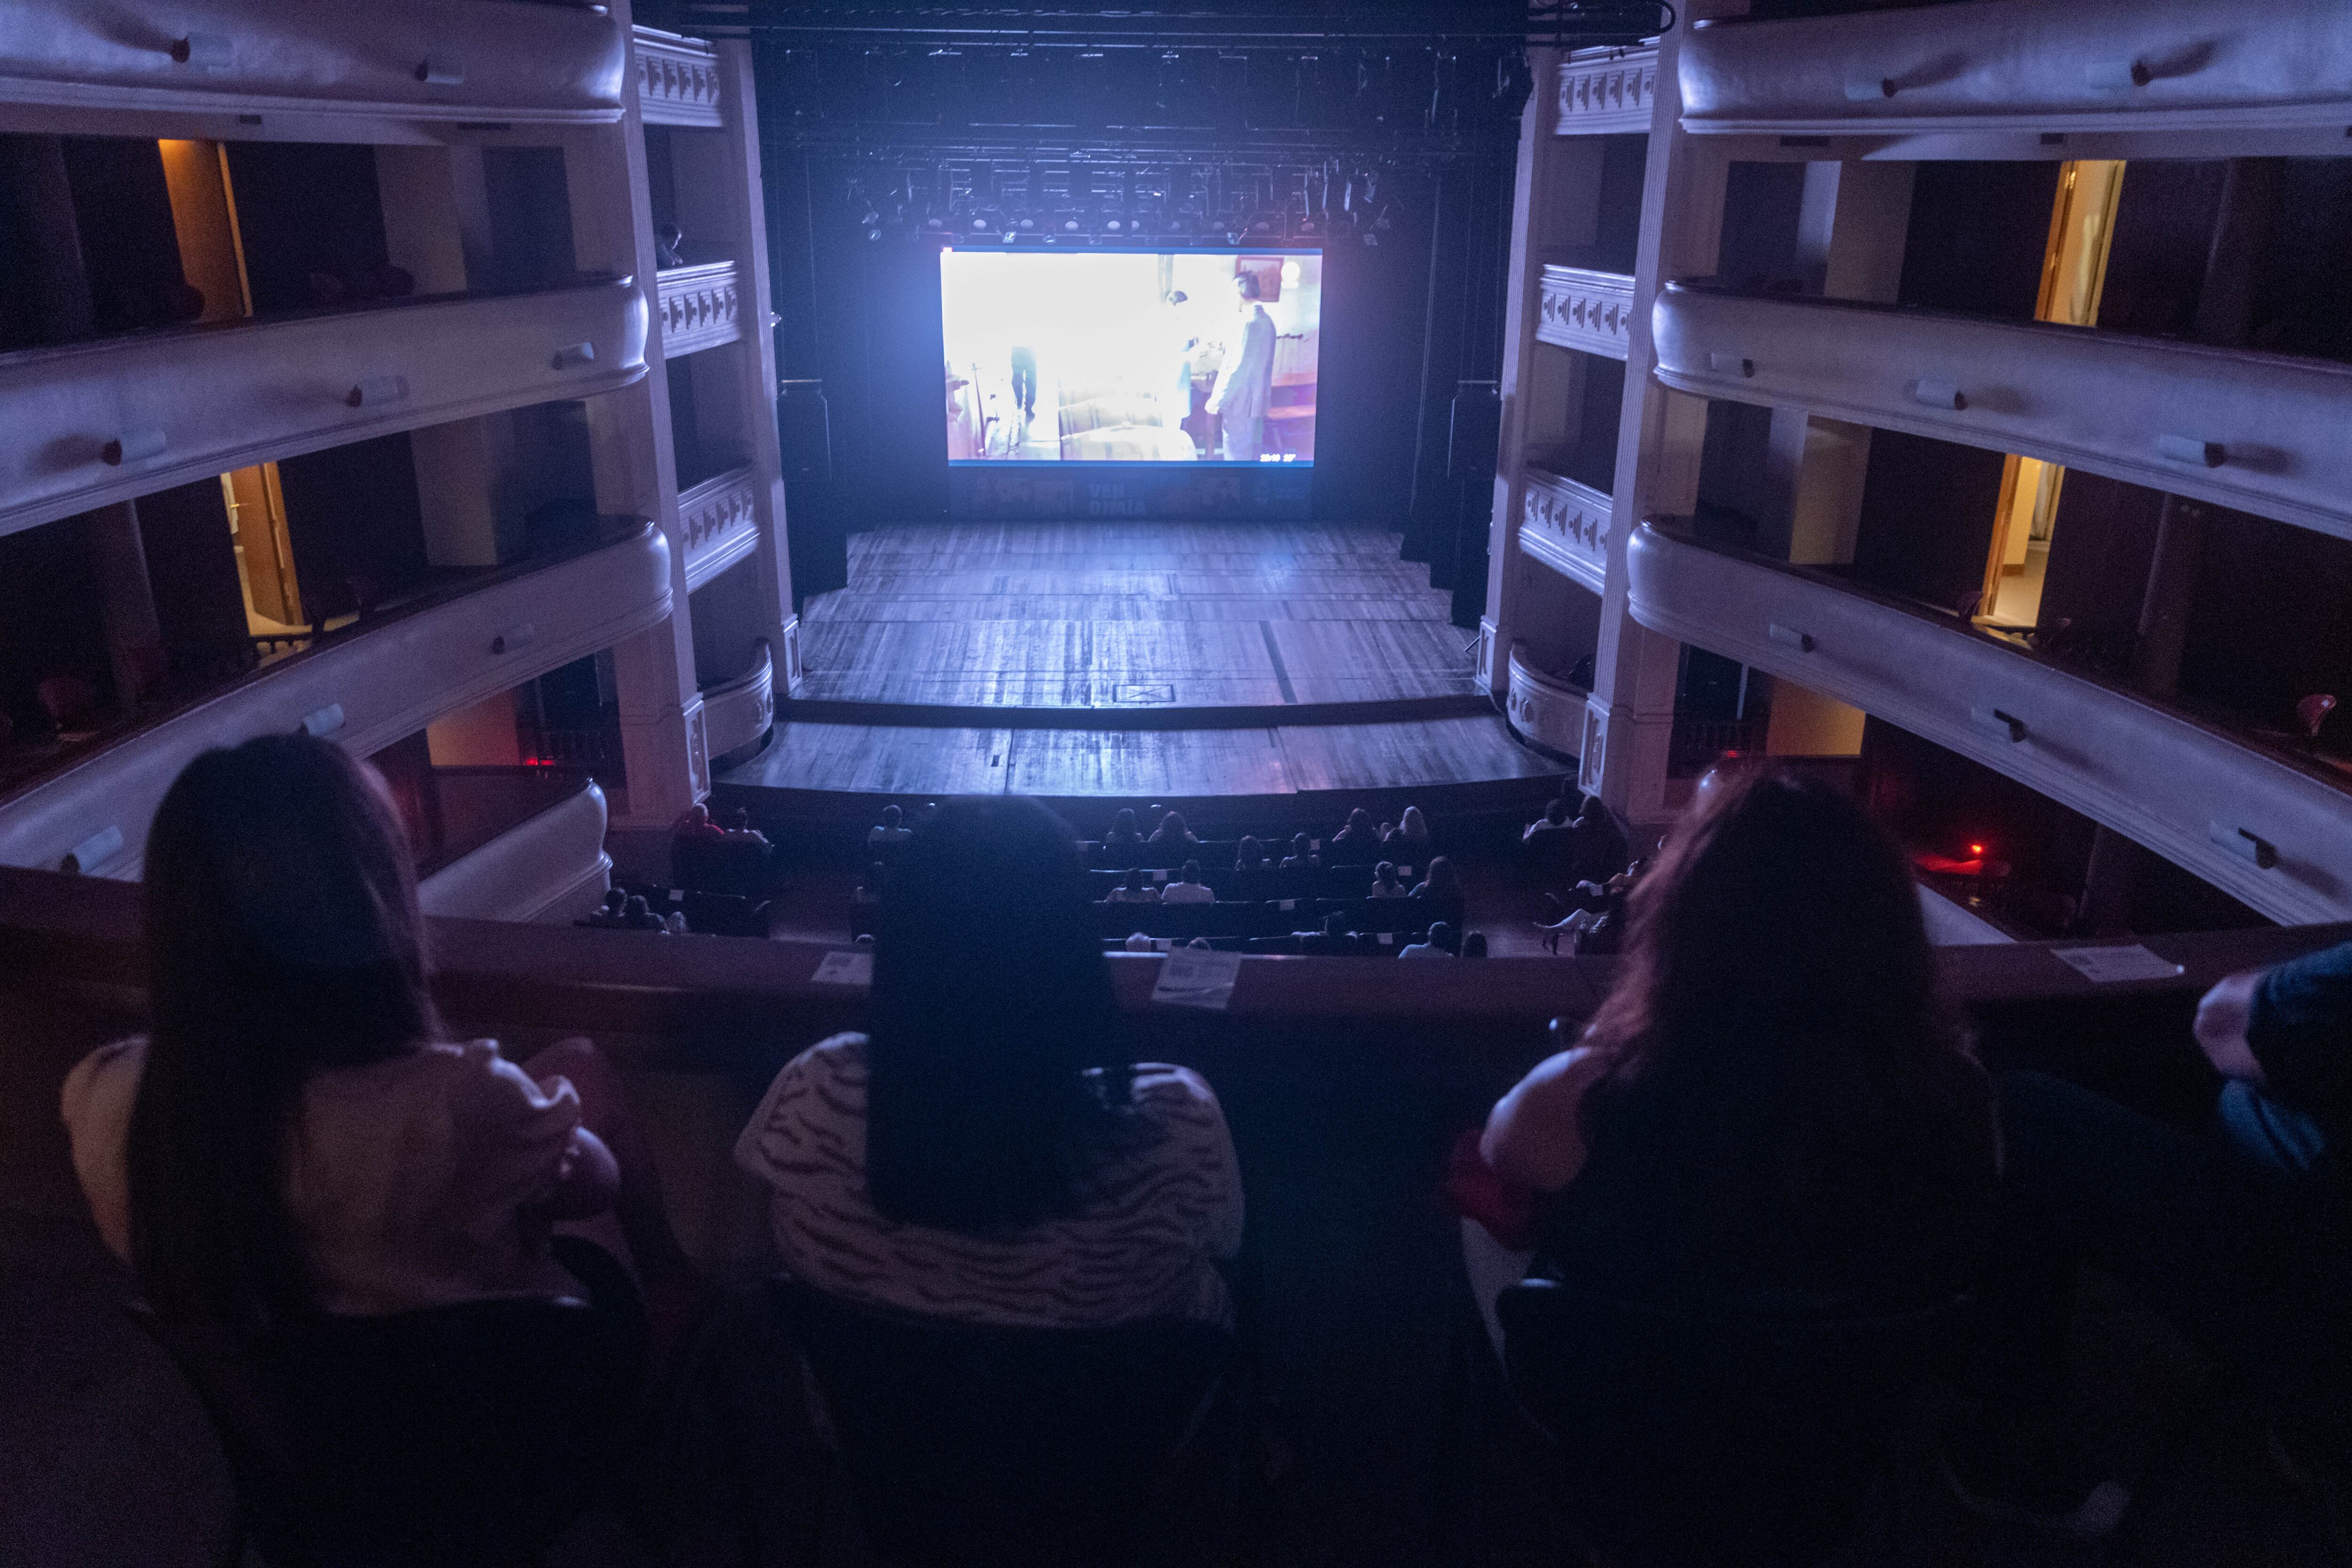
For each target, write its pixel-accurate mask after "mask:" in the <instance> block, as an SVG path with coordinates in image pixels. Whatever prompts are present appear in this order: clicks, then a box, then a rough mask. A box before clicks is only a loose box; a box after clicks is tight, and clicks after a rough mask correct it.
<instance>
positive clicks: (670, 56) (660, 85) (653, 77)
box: [630, 27, 726, 130]
mask: <svg viewBox="0 0 2352 1568" xmlns="http://www.w3.org/2000/svg"><path fill="white" fill-rule="evenodd" d="M630 53H631V54H632V55H633V56H634V57H635V61H636V78H637V111H638V113H639V114H641V115H642V116H643V117H644V119H645V122H646V124H648V125H694V126H700V127H702V128H704V129H707V130H716V129H717V128H718V127H719V126H720V125H722V124H724V123H725V122H726V121H725V120H724V118H723V116H722V112H721V110H720V107H719V52H718V51H717V50H716V49H713V48H712V47H710V46H709V44H707V43H704V42H703V41H702V40H701V39H700V38H689V37H684V36H682V35H680V34H677V33H665V32H663V31H662V30H661V29H660V28H658V27H639V28H637V29H636V30H635V41H634V47H632V48H631V50H630Z"/></svg>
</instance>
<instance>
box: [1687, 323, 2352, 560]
mask: <svg viewBox="0 0 2352 1568" xmlns="http://www.w3.org/2000/svg"><path fill="white" fill-rule="evenodd" d="M1653 323H1654V329H1655V338H1656V344H1657V353H1658V379H1659V380H1660V381H1662V382H1664V383H1665V384H1667V385H1668V386H1671V387H1674V388H1675V390H1677V391H1680V392H1687V393H1691V394H1694V395H1697V396H1700V397H1720V398H1729V399H1732V400H1734V401H1736V402H1740V403H1757V404H1766V405H1789V406H1794V407H1801V408H1804V409H1807V410H1809V411H1811V412H1812V413H1814V414H1819V415H1826V416H1830V417H1832V418H1835V419H1844V420H1849V421H1852V422H1853V423H1855V424H1859V425H1872V426H1879V427H1881V428H1884V429H1889V430H1905V431H1908V432H1910V433H1911V434H1913V435H1915V436H1931V437H1936V438H1937V439H1939V440H1945V441H1957V442H1960V443H1962V444H1964V445H1967V446H1971V447H1990V448H1991V449H1992V450H1994V451H1999V452H2014V453H2018V454H2020V455H2021V456H2024V457H2029V458H2042V459H2044V460H2045V461H2049V462H2054V463H2063V464H2064V465H2066V466H2067V467H2069V468H2088V469H2090V470H2091V471H2092V472H2094V473H2100V474H2106V475H2108V476H2110V477H2112V478H2115V479H2126V480H2129V481H2130V482H2131V483H2133V484H2137V485H2147V486H2148V487H2150V488H2152V489H2160V490H2168V491H2171V492H2173V493H2175V494H2178V495H2185V496H2194V497H2197V498H2198V499H2200V500H2209V501H2212V502H2214V503H2215V504H2216V505H2220V506H2226V507H2234V508H2237V509H2239V510H2244V511H2251V512H2255V513H2259V514H2260V515H2262V516H2264V517H2273V518H2276V519H2278V520H2279V521H2282V522H2291V523H2294V524H2296V525H2298V526H2300V527H2304V528H2310V529H2315V530H2317V531H2320V532H2322V533H2332V534H2336V535H2337V536H2339V537H2346V538H2352V441H2347V440H2346V439H2345V432H2346V431H2347V429H2352V365H2342V364H2334V363H2327V362H2326V361H2322V360H2311V359H2296V358H2291V357H2289V356H2287V355H2284V354H2266V353H2249V352H2245V351H2242V350H2234V349H2218V348H2209V347H2205V346H2203V345H2201V344H2196V343H2182V342H2172V341H2170V340H2168V339H2162V338H2143V337H2136V336H2132V335H2130V334H2127V333H2123V332H2103V331H2095V330H2092V329H2090V328H2085V327H2069V326H2060V325H2055V324H2053V323H2049V322H2042V321H1990V320H1987V319H1985V318H1982V317H1977V316H1961V315H1953V314H1950V313H1948V312H1944V311H1938V310H1915V309H1907V308H1904V307H1898V306H1891V305H1865V304H1856V303H1852V302H1848V301H1843V300H1804V299H1792V298H1790V297H1788V296H1785V295H1756V294H1744V293H1738V292H1734V291H1730V290H1727V289H1716V288H1714V287H1711V286H1706V285H1692V284H1683V283H1675V284H1670V285H1669V286H1668V287H1667V288H1666V289H1664V291H1663V292H1661V293H1660V294H1659V296H1658V300H1657V304H1656V307H1655V309H1654V313H1653Z"/></svg>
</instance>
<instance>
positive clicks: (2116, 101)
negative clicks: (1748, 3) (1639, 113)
mask: <svg viewBox="0 0 2352 1568" xmlns="http://www.w3.org/2000/svg"><path fill="white" fill-rule="evenodd" d="M1679 79H1680V85H1681V89H1682V100H1683V118H1682V123H1683V128H1684V129H1685V131H1689V132H1697V133H1712V134H1728V135H1741V134H1746V135H1762V136H1783V137H1788V136H1794V137H1805V138H1813V137H1838V138H1845V137H1863V138H1876V139H1878V142H1879V143H1880V144H1879V146H1878V147H1877V148H1876V149H1874V150H1873V151H1874V152H1875V153H1877V154H1878V155H1883V156H1898V157H1903V158H1915V159H1916V158H1935V157H1943V158H1951V157H1971V156H1973V157H1987V156H2005V157H2042V158H2081V157H2094V158H2096V157H2121V156H2126V155H2129V156H2141V157H2146V156H2152V155H2156V154H2158V153H2161V152H2165V151H2174V153H2175V155H2187V156H2204V157H2211V156H2215V155H2216V153H2217V152H2230V151H2235V152H2253V151H2260V150H2269V151H2278V152H2286V151H2290V150H2308V151H2312V152H2315V153H2316V152H2328V151H2333V152H2341V150H2342V142H2343V134H2344V126H2345V124H2346V122H2347V119H2352V14H2347V12H2346V11H2345V9H2344V8H2343V7H2342V6H2340V5H2314V4H2311V3H2309V0H2246V3H2244V4H2239V5H2227V6H2216V5H2210V4H2209V3H2208V0H2081V3H2077V4H2068V5H2053V4H2050V3H2049V0H1977V3H1976V4H1971V5H1927V6H1914V7H1909V8H1906V9H1899V10H1879V11H1866V12H1860V13H1854V12H1846V13H1842V14H1840V15H1836V16H1809V17H1798V18H1786V19H1780V20H1769V21H1755V22H1744V21H1717V22H1701V23H1699V24H1698V25H1697V26H1696V27H1694V28H1693V29H1691V31H1690V33H1689V35H1688V37H1685V40H1684V42H1683V46H1682V51H1681V56H1680V69H1679ZM2168 138H2169V139H2171V140H2173V141H2177V142H2179V146H2178V148H2177V149H2172V148H2168V147H2167V144H2166V142H2167V139H2168ZM2217 139H2218V140H2217ZM2331 143H2332V146H2331V145H2330V144H2331ZM2200 148H2201V149H2202V151H2199V149H2200Z"/></svg>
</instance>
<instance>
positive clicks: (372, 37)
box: [0, 0, 626, 142]
mask: <svg viewBox="0 0 2352 1568" xmlns="http://www.w3.org/2000/svg"><path fill="white" fill-rule="evenodd" d="M9 9H10V16H9V26H7V28H6V29H5V33H0V128H5V129H7V130H12V131H65V130H75V129H83V130H88V131H89V132H93V133H100V134H109V135H121V134H124V133H126V132H130V133H134V134H150V135H165V136H169V135H180V136H220V135H225V134H235V135H237V136H240V137H245V138H248V139H251V138H264V139H274V138H278V137H286V136H292V137H295V138H297V139H316V140H320V141H417V142H422V141H426V140H429V139H430V137H431V135H432V132H430V131H428V130H426V129H425V128H424V127H425V122H431V123H434V124H438V125H446V124H448V123H449V122H451V121H457V122H462V123H468V124H475V125H478V124H481V123H483V122H495V123H498V124H499V125H500V126H501V128H504V127H507V126H513V125H579V124H593V123H599V122H605V123H609V122H611V121H617V120H618V119H620V117H621V113H622V103H623V100H622V98H621V91H622V86H623V71H624V61H625V54H624V51H625V43H626V40H625V39H624V37H622V34H621V29H620V27H619V26H618V25H617V24H616V23H615V22H614V19H613V17H612V16H610V15H609V14H608V13H607V11H606V9H605V8H604V7H603V6H594V7H590V6H558V5H532V4H525V3H524V0H477V3H475V4H470V5H446V4H438V3H436V0H301V3H300V4H299V5H257V4H254V3H253V0H179V3H177V4H175V5H172V6H171V7H169V8H168V10H165V11H152V12H151V13H150V15H152V17H153V18H154V20H152V21H150V20H148V19H147V17H146V16H139V15H138V14H136V13H134V12H131V11H129V10H126V9H125V8H123V7H120V6H107V5H89V4H88V3H87V0H19V3H18V4H16V5H11V6H10V8H9Z"/></svg>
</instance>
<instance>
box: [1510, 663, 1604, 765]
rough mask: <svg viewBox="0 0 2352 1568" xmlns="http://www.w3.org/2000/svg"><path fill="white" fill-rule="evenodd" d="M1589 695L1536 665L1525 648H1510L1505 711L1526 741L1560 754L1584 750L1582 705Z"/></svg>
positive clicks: (1577, 753)
mask: <svg viewBox="0 0 2352 1568" xmlns="http://www.w3.org/2000/svg"><path fill="white" fill-rule="evenodd" d="M1591 695H1592V694H1591V692H1589V691H1587V690H1585V689H1583V688H1581V687H1579V686H1576V685H1573V684H1571V683H1570V682H1569V681H1567V680H1565V679H1561V678H1560V677H1559V676H1557V675H1552V674H1549V673H1548V672H1546V671H1544V670H1540V669H1538V668H1535V667H1534V666H1533V665H1531V664H1529V663H1528V660H1527V658H1526V655H1525V651H1524V649H1523V648H1522V647H1520V646H1519V645H1517V644H1514V645H1513V646H1512V648H1511V689H1510V695H1509V696H1508V697H1507V699H1506V700H1505V702H1504V711H1505V712H1506V713H1507V715H1508V716H1509V718H1510V721H1511V728H1513V729H1514V730H1517V731H1518V732H1519V734H1520V735H1521V736H1522V737H1524V738H1525V739H1527V740H1529V741H1532V742H1535V743H1536V744H1537V745H1538V746H1541V747H1543V748H1545V749H1546V750H1548V751H1551V752H1557V753H1558V754H1559V755H1560V756H1563V757H1575V756H1579V755H1581V754H1582V752H1583V749H1584V704H1585V700H1586V699H1587V698H1589V697H1591Z"/></svg>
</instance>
